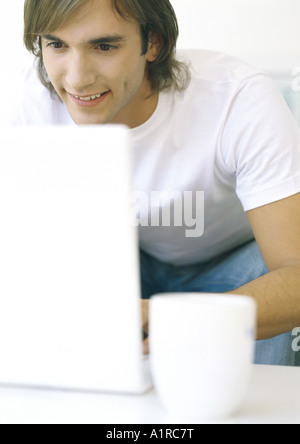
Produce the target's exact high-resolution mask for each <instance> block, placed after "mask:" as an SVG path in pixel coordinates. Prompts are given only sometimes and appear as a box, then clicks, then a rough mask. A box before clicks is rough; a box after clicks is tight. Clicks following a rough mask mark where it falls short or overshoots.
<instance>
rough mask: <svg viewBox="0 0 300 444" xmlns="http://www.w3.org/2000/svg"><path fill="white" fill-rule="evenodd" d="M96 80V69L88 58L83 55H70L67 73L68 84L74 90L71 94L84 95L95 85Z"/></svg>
mask: <svg viewBox="0 0 300 444" xmlns="http://www.w3.org/2000/svg"><path fill="white" fill-rule="evenodd" d="M96 78H97V75H96V72H95V69H94V68H93V66H92V64H91V63H90V61H89V59H88V57H86V56H85V55H84V54H81V53H72V54H70V57H69V60H68V64H67V72H66V82H67V84H68V85H69V87H70V88H71V89H72V91H69V92H73V93H76V92H78V93H81V92H82V93H84V91H85V90H87V89H88V87H90V86H91V85H93V84H94V83H95V81H96ZM89 92H90V91H89Z"/></svg>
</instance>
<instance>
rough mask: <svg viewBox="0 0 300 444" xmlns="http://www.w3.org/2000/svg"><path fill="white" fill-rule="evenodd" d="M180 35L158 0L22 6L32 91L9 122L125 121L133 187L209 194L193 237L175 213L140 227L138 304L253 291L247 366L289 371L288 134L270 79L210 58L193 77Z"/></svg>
mask: <svg viewBox="0 0 300 444" xmlns="http://www.w3.org/2000/svg"><path fill="white" fill-rule="evenodd" d="M177 37H178V28H177V21H176V17H175V14H174V11H173V9H172V6H171V4H170V3H169V1H168V0H159V1H157V0H116V1H113V0H26V1H25V37H24V38H25V45H26V47H27V48H28V49H29V50H30V51H32V52H33V53H34V54H35V55H36V57H37V60H38V74H39V78H40V80H41V82H40V80H38V79H37V75H36V74H35V73H33V72H31V73H30V75H29V76H27V77H26V79H25V83H26V87H25V88H24V89H23V92H22V93H21V94H20V99H21V100H20V102H21V103H20V106H19V108H18V110H17V111H15V113H14V115H13V117H12V123H14V124H40V123H47V124H49V123H68V124H72V123H75V124H78V125H80V124H106V123H111V124H113V123H122V124H126V125H128V126H129V127H130V128H131V133H132V141H133V153H134V162H135V165H134V166H135V171H134V189H135V190H136V191H138V192H143V193H146V194H147V196H151V193H152V192H153V191H160V192H167V193H169V194H170V195H171V196H172V195H177V196H178V193H180V194H181V195H183V196H185V193H191V194H192V195H193V196H194V201H193V202H194V203H195V202H196V201H195V196H196V195H197V193H198V192H201V191H204V195H205V201H204V209H205V226H204V232H203V233H202V232H201V235H200V234H199V233H198V234H197V232H195V233H191V232H190V231H191V230H189V236H188V235H187V228H190V226H189V225H188V223H187V222H186V220H184V221H183V223H182V224H181V226H180V224H179V223H175V222H176V221H175V219H176V214H175V213H174V217H173V220H172V221H171V223H170V224H169V225H170V226H168V227H165V226H163V224H162V223H152V224H151V222H150V223H147V222H146V221H145V220H143V221H142V220H141V227H140V245H141V272H142V289H143V298H144V299H146V300H147V299H148V298H149V297H150V296H151V295H152V294H153V293H157V292H167V291H181V292H182V291H201V292H210V293H213V292H214V293H215V292H217V293H226V292H230V293H236V294H244V295H250V296H252V297H253V298H255V300H256V301H257V304H258V339H259V340H263V341H259V342H258V343H257V355H256V362H258V363H268V364H290V365H295V364H297V360H300V359H299V356H298V355H297V354H296V353H293V352H292V347H291V343H292V339H293V338H292V336H291V334H290V333H288V332H291V331H292V330H293V329H294V328H295V327H297V326H299V325H300V224H299V220H300V194H299V192H300V143H299V132H298V129H297V126H296V124H295V122H294V120H293V118H292V117H291V114H290V112H289V110H288V108H287V106H286V104H285V103H284V100H283V98H282V97H281V95H280V92H279V91H278V90H277V88H276V86H275V85H274V84H273V83H272V81H271V80H270V79H269V78H268V76H266V75H265V74H263V73H260V72H258V71H256V70H254V69H253V68H251V67H249V66H248V65H246V64H244V63H242V62H240V61H238V60H236V59H233V58H231V57H229V56H225V55H223V54H219V53H213V52H209V51H198V52H197V53H196V54H195V56H196V60H195V57H192V58H193V59H194V60H193V67H192V68H191V70H190V72H189V69H188V67H187V65H186V64H183V63H181V62H179V61H177V60H176V57H175V45H176V40H177ZM176 193H177V194H176ZM191 194H189V195H191ZM198 195H199V194H198ZM162 201H163V199H157V201H156V202H154V203H153V206H151V211H152V212H153V213H155V212H156V213H159V212H161V211H162V210H163V206H164V205H163V203H162ZM197 202H198V204H199V202H200V200H199V201H197ZM173 204H174V207H175V206H176V205H175V202H173ZM183 206H184V203H183ZM198 210H199V208H196V212H197V211H198ZM197 214H198V213H197ZM196 217H197V216H196ZM150 219H151V221H153V219H152V218H151V217H150ZM148 222H149V221H148ZM156 222H157V219H156ZM177 222H178V221H177ZM254 237H255V239H256V241H257V243H256V241H254ZM143 308H144V312H145V325H146V324H147V308H148V305H147V302H144V304H143ZM270 338H272V339H270ZM265 340H266V341H265Z"/></svg>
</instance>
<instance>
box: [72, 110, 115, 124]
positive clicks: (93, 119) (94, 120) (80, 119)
mask: <svg viewBox="0 0 300 444" xmlns="http://www.w3.org/2000/svg"><path fill="white" fill-rule="evenodd" d="M69 113H70V116H71V118H72V120H73V122H74V123H75V124H76V125H105V124H107V123H109V119H107V118H105V117H104V116H97V115H85V116H82V115H78V113H72V112H70V111H69Z"/></svg>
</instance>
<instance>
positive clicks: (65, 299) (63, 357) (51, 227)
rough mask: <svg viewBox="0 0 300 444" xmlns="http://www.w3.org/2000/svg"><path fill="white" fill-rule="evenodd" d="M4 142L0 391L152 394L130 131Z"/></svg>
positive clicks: (20, 131)
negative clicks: (9, 388)
mask: <svg viewBox="0 0 300 444" xmlns="http://www.w3.org/2000/svg"><path fill="white" fill-rule="evenodd" d="M0 138H1V142H0V212H1V213H0V384H9V385H22V386H24V385H25V386H33V387H49V388H51V387H52V388H58V389H71V390H72V389H76V390H88V391H89V390H92V391H105V392H117V393H132V394H139V393H143V392H145V391H146V390H147V389H148V388H149V387H150V385H151V378H150V374H149V368H148V363H147V362H145V359H144V358H143V353H142V329H141V308H140V275H139V249H138V238H137V228H136V227H135V226H134V224H133V223H132V221H131V208H130V199H129V195H130V192H131V161H130V149H131V146H130V137H129V130H128V129H126V128H125V127H123V126H117V125H107V126H49V127H20V128H1V131H0Z"/></svg>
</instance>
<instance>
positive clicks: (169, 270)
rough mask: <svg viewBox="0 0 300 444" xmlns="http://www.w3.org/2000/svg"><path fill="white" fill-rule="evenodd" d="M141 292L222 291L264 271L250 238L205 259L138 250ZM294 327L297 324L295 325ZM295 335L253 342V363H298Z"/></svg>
mask: <svg viewBox="0 0 300 444" xmlns="http://www.w3.org/2000/svg"><path fill="white" fill-rule="evenodd" d="M140 254H141V282H142V296H143V298H144V299H149V298H150V297H151V296H152V295H154V294H156V293H174V292H203V293H223V292H226V291H232V290H235V289H237V288H239V287H241V286H243V285H245V284H247V283H248V282H251V281H253V280H255V279H257V278H258V277H260V276H263V275H265V274H266V273H268V270H267V268H266V265H265V263H264V261H263V258H262V256H261V254H260V251H259V249H258V246H257V244H256V242H255V241H254V240H253V241H251V242H249V243H247V244H246V245H243V246H242V247H239V248H238V249H236V250H234V251H232V252H230V253H227V254H225V255H222V256H221V257H218V258H217V259H215V260H213V261H210V262H209V263H205V264H200V265H192V266H173V265H170V264H166V263H163V262H160V261H158V260H157V259H155V258H153V257H151V256H149V255H148V254H146V253H145V252H143V251H141V253H140ZM295 327H297V326H295ZM294 339H295V338H294V337H292V334H291V333H286V334H283V335H280V336H277V337H275V338H272V339H268V340H264V341H257V342H256V356H255V363H256V364H265V365H290V366H300V352H294V351H293V350H292V341H293V340H294Z"/></svg>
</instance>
